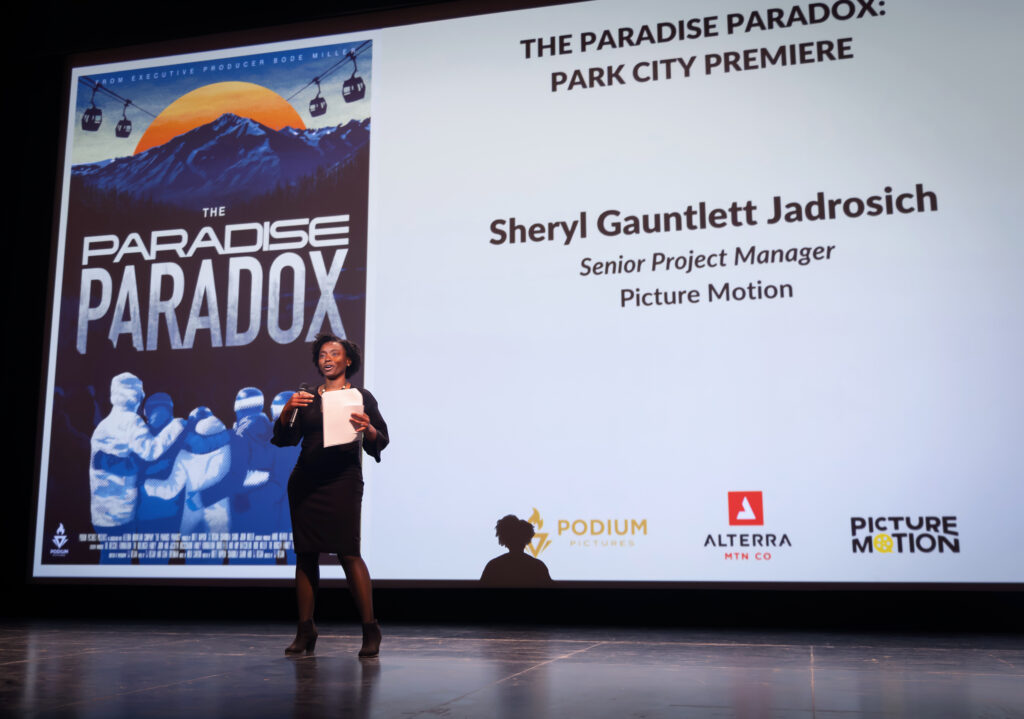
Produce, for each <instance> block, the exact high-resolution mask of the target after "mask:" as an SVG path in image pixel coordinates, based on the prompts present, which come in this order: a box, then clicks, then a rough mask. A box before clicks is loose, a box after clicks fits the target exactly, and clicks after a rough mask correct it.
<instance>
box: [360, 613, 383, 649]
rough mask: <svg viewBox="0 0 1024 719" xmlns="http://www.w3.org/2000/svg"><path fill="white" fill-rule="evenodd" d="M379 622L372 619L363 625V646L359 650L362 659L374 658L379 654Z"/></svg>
mask: <svg viewBox="0 0 1024 719" xmlns="http://www.w3.org/2000/svg"><path fill="white" fill-rule="evenodd" d="M380 640H381V634H380V622H378V621H377V620H376V619H374V620H373V621H372V622H369V623H368V624H364V625H363V646H362V647H361V648H360V649H359V656H360V657H362V658H364V659H365V658H367V657H375V656H377V655H378V654H380Z"/></svg>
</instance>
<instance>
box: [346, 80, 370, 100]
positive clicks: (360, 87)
mask: <svg viewBox="0 0 1024 719" xmlns="http://www.w3.org/2000/svg"><path fill="white" fill-rule="evenodd" d="M364 95H366V83H364V82H363V78H361V77H356V76H355V75H353V76H352V77H350V78H349V79H348V80H345V82H343V83H342V85H341V96H342V97H343V98H345V102H355V101H356V100H362V99H363V96H364Z"/></svg>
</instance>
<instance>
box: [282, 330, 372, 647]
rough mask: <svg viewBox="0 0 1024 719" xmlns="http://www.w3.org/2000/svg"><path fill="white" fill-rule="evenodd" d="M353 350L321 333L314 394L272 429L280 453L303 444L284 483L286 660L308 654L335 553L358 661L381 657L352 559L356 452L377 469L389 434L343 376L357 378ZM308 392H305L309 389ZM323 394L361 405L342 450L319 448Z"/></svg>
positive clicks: (364, 574)
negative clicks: (351, 611) (288, 570)
mask: <svg viewBox="0 0 1024 719" xmlns="http://www.w3.org/2000/svg"><path fill="white" fill-rule="evenodd" d="M361 361H362V360H361V356H360V352H359V347H358V346H357V345H356V344H355V343H353V342H349V341H347V340H343V339H340V338H338V337H334V336H333V335H329V334H321V335H319V336H318V337H317V338H316V340H314V341H313V364H314V365H315V366H316V368H317V371H318V372H319V373H320V375H321V376H322V377H323V380H324V381H323V384H321V385H320V386H319V387H317V388H316V390H315V392H312V391H311V392H302V391H300V392H296V393H295V394H293V395H292V396H291V397H290V398H289V399H288V402H287V403H286V404H285V406H284V409H283V410H282V411H281V415H280V416H279V417H278V418H277V422H275V423H274V438H273V440H271V441H272V442H273V443H274V444H275V445H277V446H279V447H286V446H289V445H294V444H297V443H298V442H299V441H300V440H301V441H302V450H301V452H300V454H299V459H298V461H297V462H296V463H295V469H294V470H292V474H291V477H290V478H289V479H288V504H289V507H290V508H291V517H292V535H293V538H294V543H295V560H296V561H295V590H296V594H297V597H298V605H299V628H298V632H297V633H296V635H295V641H293V642H292V643H291V645H290V646H289V647H288V648H287V649H285V653H287V654H299V653H302V652H312V651H313V649H314V647H315V646H316V638H317V631H316V626H315V625H314V624H313V610H314V608H315V606H316V591H317V586H318V584H319V582H320V554H321V553H323V552H326V553H336V554H337V555H338V560H339V561H340V562H341V566H342V568H343V569H344V570H345V578H346V579H347V580H348V587H349V590H350V591H351V592H352V598H353V599H354V600H355V605H356V609H357V610H358V611H359V615H360V619H361V621H362V623H363V645H362V648H360V650H359V656H360V657H375V656H377V654H378V653H379V651H380V640H381V633H380V625H379V624H378V623H377V620H376V619H375V618H374V616H373V593H372V586H371V584H370V572H369V571H368V570H367V568H366V563H365V562H363V559H362V557H361V556H360V552H359V523H360V510H361V508H362V500H363V473H362V456H361V454H360V447H361V448H362V450H364V451H365V452H366V453H367V454H369V455H370V456H371V457H373V458H374V459H375V460H377V461H378V462H379V461H380V453H381V450H383V449H384V448H385V447H386V446H387V444H388V427H387V424H385V422H384V419H383V418H382V417H381V416H380V411H379V410H378V409H377V400H376V399H374V397H373V395H372V394H370V392H369V391H367V390H365V389H356V388H354V387H352V385H351V384H350V383H349V381H348V378H349V376H351V375H353V374H355V373H356V372H358V371H359V366H360V364H361ZM310 389H312V388H310ZM325 392H348V393H351V394H352V397H351V399H352V401H351V402H348V403H347V404H353V405H360V404H361V405H363V409H364V411H363V412H354V413H352V416H351V422H352V426H353V427H355V429H356V431H357V432H359V433H360V436H359V439H357V440H356V441H355V442H350V443H348V444H341V445H336V446H332V447H324V427H323V403H322V400H321V397H322V396H323V394H324V393H325Z"/></svg>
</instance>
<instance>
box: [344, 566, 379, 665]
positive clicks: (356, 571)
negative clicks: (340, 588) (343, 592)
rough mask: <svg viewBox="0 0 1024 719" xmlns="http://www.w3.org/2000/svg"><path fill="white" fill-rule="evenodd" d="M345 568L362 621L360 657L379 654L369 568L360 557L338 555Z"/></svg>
mask: <svg viewBox="0 0 1024 719" xmlns="http://www.w3.org/2000/svg"><path fill="white" fill-rule="evenodd" d="M338 559H339V560H340V561H341V567H342V569H344V570H345V578H346V579H347V580H348V588H349V591H351V592H352V598H353V599H354V600H355V604H356V610H357V611H358V612H359V620H360V621H361V622H362V623H363V646H362V647H360V648H359V656H360V657H362V658H366V657H375V656H377V655H378V654H380V639H381V636H380V625H379V624H377V620H376V619H374V618H373V587H372V585H371V584H370V570H368V569H367V568H366V562H364V561H363V558H362V557H353V556H344V555H340V554H339V555H338Z"/></svg>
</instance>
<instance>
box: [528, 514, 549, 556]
mask: <svg viewBox="0 0 1024 719" xmlns="http://www.w3.org/2000/svg"><path fill="white" fill-rule="evenodd" d="M526 521H527V522H529V523H530V524H532V525H533V529H534V534H533V541H531V542H530V543H529V544H527V545H526V548H527V549H528V550H530V554H532V555H533V556H534V557H536V556H538V555H540V553H541V552H543V551H544V550H545V549H547V548H548V547H550V546H551V540H550V539H548V533H547V532H542V531H540V530H541V528H542V527H543V526H544V520H543V519H542V518H541V516H540V512H538V511H537V508H536V507H534V508H533V514H531V515H530V518H529V519H527V520H526Z"/></svg>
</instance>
